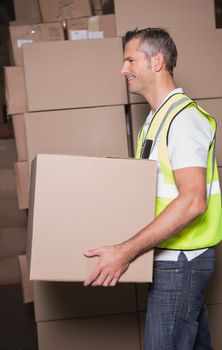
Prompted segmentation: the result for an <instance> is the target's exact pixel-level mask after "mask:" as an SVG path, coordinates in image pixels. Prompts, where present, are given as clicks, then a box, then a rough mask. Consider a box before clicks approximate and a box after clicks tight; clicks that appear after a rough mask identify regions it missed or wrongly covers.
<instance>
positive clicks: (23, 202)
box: [14, 162, 29, 209]
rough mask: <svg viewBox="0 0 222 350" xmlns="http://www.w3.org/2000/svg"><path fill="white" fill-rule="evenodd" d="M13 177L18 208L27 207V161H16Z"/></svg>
mask: <svg viewBox="0 0 222 350" xmlns="http://www.w3.org/2000/svg"><path fill="white" fill-rule="evenodd" d="M14 168H15V179H16V189H17V200H18V207H19V209H26V208H28V207H29V167H28V162H16V163H15V164H14Z"/></svg>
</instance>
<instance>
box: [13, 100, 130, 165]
mask: <svg viewBox="0 0 222 350" xmlns="http://www.w3.org/2000/svg"><path fill="white" fill-rule="evenodd" d="M24 118H25V119H24V120H25V133H26V142H27V146H26V149H27V153H28V157H27V159H28V161H29V166H30V165H31V161H32V160H33V159H34V158H35V157H36V155H37V154H38V153H50V154H71V155H88V156H113V157H122V158H125V157H128V148H127V137H126V125H125V112H124V106H109V107H99V108H82V109H73V110H66V111H51V112H39V113H27V114H25V116H24ZM18 121H20V119H19V120H18Z"/></svg>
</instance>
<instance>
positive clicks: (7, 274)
mask: <svg viewBox="0 0 222 350" xmlns="http://www.w3.org/2000/svg"><path fill="white" fill-rule="evenodd" d="M20 279H21V276H20V269H19V264H18V260H17V258H16V256H13V257H10V258H2V259H1V258H0V286H5V285H10V284H18V283H20Z"/></svg>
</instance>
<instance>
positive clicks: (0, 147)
mask: <svg viewBox="0 0 222 350" xmlns="http://www.w3.org/2000/svg"><path fill="white" fill-rule="evenodd" d="M15 159H16V149H15V143H14V140H12V139H5V140H4V139H2V140H0V285H1V286H3V285H11V284H16V283H19V282H20V270H19V265H18V261H17V255H18V254H24V253H25V242H26V221H27V219H26V213H25V212H24V210H23V211H21V210H19V208H18V205H17V198H16V184H15V175H14V170H13V163H14V161H15Z"/></svg>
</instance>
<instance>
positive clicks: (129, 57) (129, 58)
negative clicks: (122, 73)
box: [123, 56, 134, 62]
mask: <svg viewBox="0 0 222 350" xmlns="http://www.w3.org/2000/svg"><path fill="white" fill-rule="evenodd" d="M133 59H134V57H132V56H128V57H125V58H124V59H123V61H124V62H125V61H129V60H133Z"/></svg>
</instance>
